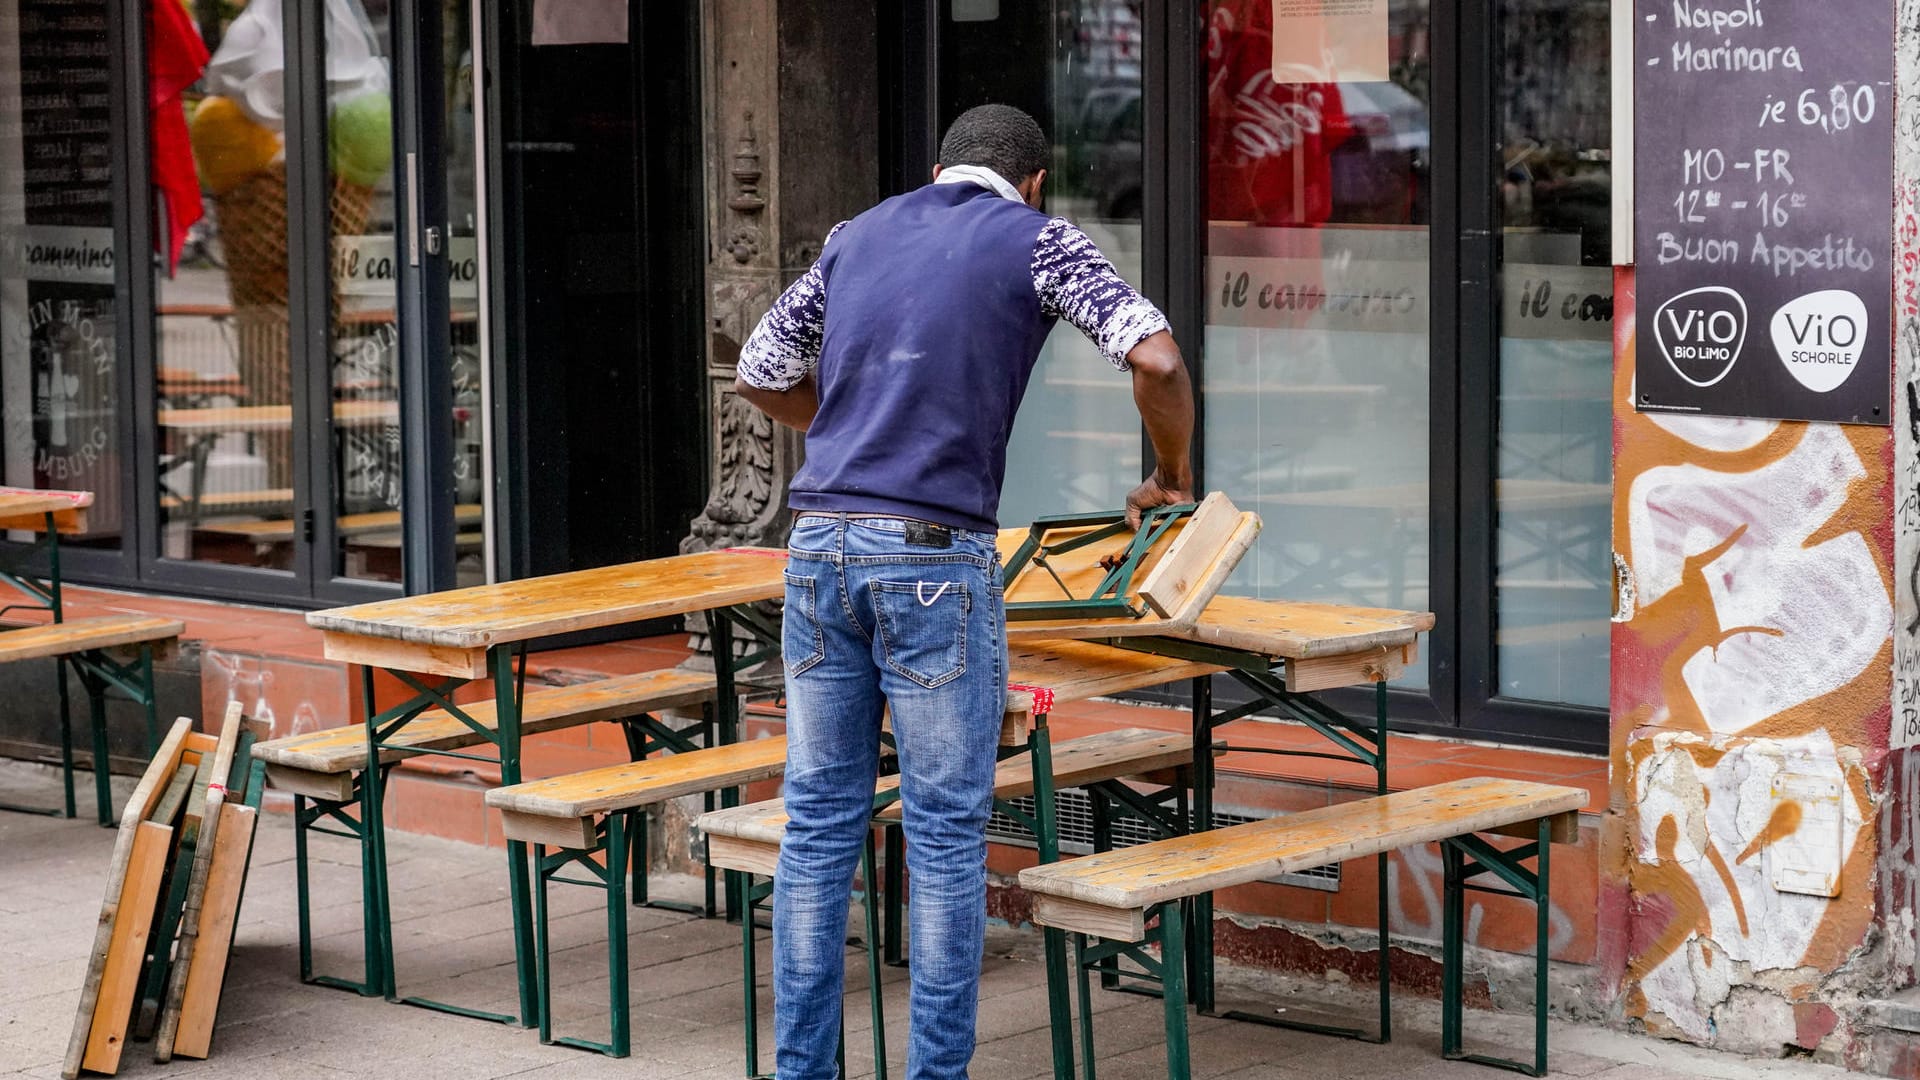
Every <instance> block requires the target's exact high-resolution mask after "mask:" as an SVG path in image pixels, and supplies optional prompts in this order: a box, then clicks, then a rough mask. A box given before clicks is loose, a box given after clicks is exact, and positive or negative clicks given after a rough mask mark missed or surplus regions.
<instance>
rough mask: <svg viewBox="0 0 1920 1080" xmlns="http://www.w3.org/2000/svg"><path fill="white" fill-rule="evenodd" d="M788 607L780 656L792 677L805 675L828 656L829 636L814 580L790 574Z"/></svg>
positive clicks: (788, 575) (781, 635)
mask: <svg viewBox="0 0 1920 1080" xmlns="http://www.w3.org/2000/svg"><path fill="white" fill-rule="evenodd" d="M786 578H787V605H786V610H785V611H784V612H783V613H782V614H781V626H780V653H781V656H782V657H783V659H784V660H785V661H786V667H787V674H788V675H789V676H793V675H802V674H805V673H806V671H807V669H808V668H811V667H812V666H813V665H815V664H817V663H819V662H820V661H821V660H823V659H825V658H826V655H827V637H826V633H825V632H824V631H822V630H821V629H820V616H819V613H818V611H817V610H816V608H815V605H814V593H813V579H812V578H804V577H800V576H799V575H797V574H794V573H792V572H791V571H788V572H787V574H786Z"/></svg>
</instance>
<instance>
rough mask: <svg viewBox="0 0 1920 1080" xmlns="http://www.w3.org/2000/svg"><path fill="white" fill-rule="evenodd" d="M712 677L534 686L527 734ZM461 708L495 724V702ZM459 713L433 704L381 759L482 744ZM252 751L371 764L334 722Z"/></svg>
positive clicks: (693, 691)
mask: <svg viewBox="0 0 1920 1080" xmlns="http://www.w3.org/2000/svg"><path fill="white" fill-rule="evenodd" d="M714 692H715V684H714V680H713V676H711V675H705V674H701V673H698V672H690V671H674V670H664V671H647V672H642V673H640V674H638V675H622V676H619V677H616V678H612V679H601V680H598V681H595V682H588V683H580V684H578V685H575V686H559V687H553V688H551V689H540V690H529V691H527V696H526V700H525V701H524V702H523V704H522V707H521V711H520V732H521V734H522V735H536V734H539V733H540V732H543V731H556V730H559V729H561V728H567V727H574V726H577V725H580V724H588V723H593V722H594V721H597V720H615V719H619V718H620V717H623V716H628V715H631V714H633V713H635V712H653V711H656V710H659V709H670V708H676V707H680V706H686V705H696V704H699V703H701V702H704V701H708V700H710V699H712V697H713V696H714ZM461 709H462V710H463V711H465V712H466V714H467V715H468V716H471V717H473V719H475V720H476V721H479V722H480V723H482V724H485V725H487V726H488V727H491V726H493V723H494V711H495V705H494V702H493V701H492V700H491V699H489V700H487V701H480V702H474V703H473V704H471V705H462V706H461ZM483 741H485V740H483V739H482V738H481V737H480V736H479V734H478V733H476V732H475V731H474V730H473V729H472V728H469V727H468V726H467V725H466V724H463V723H461V722H460V720H459V718H458V717H455V716H452V715H450V714H448V713H445V712H442V711H440V710H434V711H433V712H431V713H428V714H427V715H425V716H422V717H419V718H418V719H416V720H414V721H413V722H412V723H410V724H408V725H407V726H406V727H405V728H403V729H401V731H400V733H399V734H398V735H397V736H395V738H394V740H393V743H392V744H390V745H389V746H388V748H387V749H386V750H384V751H382V753H381V755H380V759H381V760H382V761H399V760H401V759H403V758H405V757H406V756H407V754H406V753H404V752H403V751H404V749H406V748H418V749H421V750H457V749H459V748H461V747H466V746H475V745H478V744H479V743H481V742H483ZM253 756H254V757H256V758H259V759H260V760H262V761H265V762H268V763H270V764H274V765H283V766H286V767H289V768H294V769H304V770H307V771H309V772H316V773H345V772H351V771H353V770H355V769H359V768H362V767H364V766H365V765H366V762H367V732H366V728H365V726H363V725H361V724H348V725H347V726H345V727H337V728H329V729H327V730H325V731H316V732H313V733H312V734H308V735H291V736H288V737H286V738H280V739H271V740H269V741H267V742H263V743H256V744H254V747H253Z"/></svg>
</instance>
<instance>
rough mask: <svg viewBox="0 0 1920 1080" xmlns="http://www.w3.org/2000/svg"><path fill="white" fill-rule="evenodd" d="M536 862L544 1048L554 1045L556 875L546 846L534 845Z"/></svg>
mask: <svg viewBox="0 0 1920 1080" xmlns="http://www.w3.org/2000/svg"><path fill="white" fill-rule="evenodd" d="M609 856H611V853H609ZM533 863H534V866H536V867H537V868H538V869H537V870H536V871H535V873H534V875H533V876H534V883H533V953H534V960H535V962H536V967H535V972H536V973H535V976H534V978H535V979H536V981H537V982H538V984H539V985H538V989H537V991H536V993H535V994H534V998H535V1000H536V1002H537V1006H536V1009H537V1015H538V1016H539V1020H540V1043H541V1045H543V1046H552V1045H553V971H552V967H551V965H550V964H549V963H548V961H549V959H550V958H551V955H552V954H551V953H550V952H549V950H548V941H547V879H548V878H549V877H552V876H553V875H552V872H551V871H549V870H548V869H547V846H546V845H545V844H535V845H533ZM609 944H611V943H609Z"/></svg>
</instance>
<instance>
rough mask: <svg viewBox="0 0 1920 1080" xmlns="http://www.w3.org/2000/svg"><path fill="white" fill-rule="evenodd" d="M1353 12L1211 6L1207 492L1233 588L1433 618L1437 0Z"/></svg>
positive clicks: (1259, 4)
mask: <svg viewBox="0 0 1920 1080" xmlns="http://www.w3.org/2000/svg"><path fill="white" fill-rule="evenodd" d="M1348 6H1349V7H1354V8H1356V9H1361V10H1360V13H1359V14H1353V15H1344V14H1336V15H1319V14H1315V15H1306V16H1302V15H1292V14H1286V13H1284V12H1283V13H1282V14H1281V15H1279V16H1276V5H1275V4H1274V3H1273V2H1272V0H1215V2H1214V3H1213V4H1211V6H1210V7H1209V9H1208V12H1207V17H1208V24H1207V37H1206V40H1205V49H1206V57H1205V59H1206V66H1207V162H1206V165H1207V172H1206V199H1207V216H1208V219H1209V226H1208V231H1207V236H1206V245H1207V247H1206V261H1205V269H1204V277H1203V279H1202V280H1203V282H1204V284H1205V286H1206V303H1207V308H1206V313H1207V327H1206V354H1205V355H1206V362H1205V367H1204V375H1203V380H1202V392H1203V394H1204V395H1205V402H1206V425H1205V431H1204V432H1203V433H1202V437H1203V440H1204V447H1205V459H1204V460H1205V465H1206V483H1207V486H1208V487H1209V488H1213V489H1218V490H1223V491H1226V492H1228V493H1229V494H1230V495H1231V496H1232V497H1233V498H1234V500H1235V501H1236V502H1239V503H1240V504H1242V505H1243V506H1245V507H1246V508H1248V509H1252V510H1257V511H1259V512H1260V514H1261V515H1262V517H1263V518H1264V519H1265V528H1264V530H1263V531H1262V533H1261V536H1260V540H1259V542H1258V543H1257V545H1256V546H1255V547H1254V549H1253V550H1252V551H1251V552H1250V553H1249V554H1248V556H1247V558H1246V559H1245V560H1243V561H1242V563H1241V565H1240V569H1239V570H1238V571H1237V572H1236V574H1235V577H1234V579H1233V581H1232V582H1231V584H1230V585H1229V588H1230V589H1231V590H1232V591H1234V592H1236V593H1242V594H1246V595H1253V596H1261V597H1274V598H1285V599H1289V600H1321V601H1329V602H1337V603H1348V604H1362V605H1371V606H1379V607H1392V608H1413V609H1425V608H1427V607H1429V606H1430V602H1429V599H1428V575H1429V566H1428V559H1429V557H1428V543H1427V534H1428V519H1429V512H1428V475H1429V474H1428V454H1429V450H1428V446H1429V439H1430V424H1429V420H1428V397H1429V379H1430V378H1431V374H1430V371H1429V366H1428V350H1429V345H1428V294H1429V288H1428V277H1429V269H1428V222H1429V217H1428V201H1429V197H1430V193H1429V184H1428V178H1427V166H1428V161H1429V156H1430V151H1431V147H1430V125H1429V113H1428V82H1429V63H1428V55H1429V54H1428V45H1429V41H1428V36H1429V22H1428V14H1427V12H1428V5H1427V3H1426V0H1391V2H1386V0H1382V2H1380V3H1377V4H1364V5H1348ZM1282 7H1284V5H1282ZM1276 17H1278V18H1280V19H1281V20H1282V22H1283V23H1284V25H1277V24H1276V21H1275V20H1276ZM1423 659H1424V658H1423ZM1425 679H1426V674H1425V669H1424V667H1420V668H1410V669H1409V670H1408V671H1407V673H1406V676H1405V678H1404V679H1403V680H1402V683H1403V685H1409V686H1419V685H1423V684H1424V682H1425Z"/></svg>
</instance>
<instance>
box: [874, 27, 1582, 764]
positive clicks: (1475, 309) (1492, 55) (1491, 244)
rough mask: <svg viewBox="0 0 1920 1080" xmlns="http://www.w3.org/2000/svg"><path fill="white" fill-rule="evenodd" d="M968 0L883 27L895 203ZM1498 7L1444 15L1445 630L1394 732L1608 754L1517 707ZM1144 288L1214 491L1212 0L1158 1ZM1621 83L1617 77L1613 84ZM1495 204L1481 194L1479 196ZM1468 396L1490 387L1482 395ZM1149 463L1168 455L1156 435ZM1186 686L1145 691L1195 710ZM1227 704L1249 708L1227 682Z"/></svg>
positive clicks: (1436, 526) (1432, 404) (1441, 405)
mask: <svg viewBox="0 0 1920 1080" xmlns="http://www.w3.org/2000/svg"><path fill="white" fill-rule="evenodd" d="M949 2H950V0H920V2H919V3H910V4H905V5H902V6H901V9H900V15H899V17H898V21H897V22H890V23H889V24H887V25H886V26H885V28H884V29H883V33H886V34H888V36H889V37H895V36H896V35H897V37H896V40H895V41H894V42H893V44H895V45H896V46H897V47H896V48H894V49H890V50H883V54H886V53H890V54H891V56H892V57H893V59H892V60H891V61H890V63H891V66H890V67H887V68H886V69H885V70H883V72H882V74H881V79H882V94H883V100H887V101H892V102H894V103H896V104H897V105H898V106H899V107H898V108H894V109H891V110H890V113H891V115H893V116H895V117H897V118H898V119H897V121H896V123H895V125H894V126H893V127H892V128H891V130H890V135H891V137H892V138H891V147H892V153H890V154H889V155H888V157H889V159H890V160H889V161H887V162H883V175H882V186H883V189H884V190H885V191H886V192H888V193H892V192H897V191H901V190H906V189H908V188H910V187H912V186H915V185H917V184H918V183H920V182H922V181H921V180H920V178H921V177H924V176H925V175H926V172H927V170H928V169H929V168H930V167H931V165H932V162H933V157H934V153H935V147H936V146H937V145H938V131H937V124H938V117H937V115H935V111H934V110H935V108H936V107H937V102H938V101H939V100H940V97H939V78H940V73H939V71H938V58H939V47H938V43H939V33H940V28H941V26H942V25H943V23H944V20H945V16H946V12H947V7H948V4H949ZM1497 13H1498V12H1497V7H1496V3H1495V0H1460V2H1459V3H1444V2H1437V0H1436V2H1434V3H1432V5H1431V7H1430V16H1429V18H1430V24H1429V25H1430V30H1429V33H1430V35H1431V38H1432V46H1431V54H1432V61H1431V62H1432V85H1433V93H1432V100H1431V101H1430V102H1429V103H1428V109H1429V124H1430V128H1431V132H1432V152H1431V158H1430V160H1429V174H1428V175H1429V183H1430V185H1431V191H1432V200H1431V218H1430V222H1429V243H1430V261H1429V274H1430V278H1429V281H1430V295H1431V296H1432V302H1431V304H1430V308H1429V338H1428V341H1429V346H1428V347H1429V350H1430V356H1429V360H1430V369H1429V370H1430V372H1431V389H1430V397H1429V404H1428V408H1429V425H1430V429H1429V439H1428V445H1429V482H1430V486H1431V495H1432V497H1431V500H1430V514H1431V517H1430V520H1429V530H1430V531H1429V541H1428V543H1429V558H1430V570H1429V574H1430V603H1431V605H1432V607H1433V610H1434V613H1435V617H1436V622H1435V625H1434V628H1433V631H1432V632H1431V633H1430V634H1428V635H1426V639H1425V640H1424V641H1423V642H1422V647H1423V648H1424V650H1425V651H1426V653H1427V656H1428V658H1429V664H1428V667H1429V672H1430V675H1429V686H1428V687H1427V688H1425V689H1394V690H1391V691H1390V692H1389V694H1388V708H1389V715H1390V718H1391V724H1392V726H1393V728H1394V730H1397V731H1405V732H1417V733H1424V734H1436V735H1447V736H1452V737H1456V738H1458V737H1465V738H1484V739H1488V740H1492V741H1499V742H1508V743H1521V744H1527V745H1533V746H1540V747H1547V748H1553V749H1562V750H1573V751H1580V752H1590V753H1594V752H1602V751H1604V749H1605V747H1606V743H1607V731H1608V710H1607V709H1606V708H1596V707H1585V706H1576V705H1568V704H1562V703H1552V702H1538V701H1531V700H1523V699H1518V698H1510V697H1505V696H1503V695H1501V694H1500V693H1499V692H1498V690H1499V683H1498V678H1497V675H1498V672H1497V666H1496V665H1497V655H1496V650H1495V643H1494V638H1495V633H1496V631H1497V626H1496V612H1495V603H1494V595H1495V594H1494V588H1495V580H1494V571H1495V559H1496V551H1497V548H1496V543H1497V518H1496V512H1497V504H1496V502H1495V479H1496V470H1497V468H1498V460H1497V457H1498V455H1497V441H1498V428H1499V390H1498V380H1499V374H1500V370H1499V367H1500V365H1499V357H1500V352H1499V349H1500V301H1501V283H1500V270H1501V267H1500V246H1501V217H1500V207H1499V204H1498V201H1497V198H1496V192H1497V190H1498V187H1497V183H1496V181H1497V174H1496V169H1495V166H1494V160H1495V153H1496V151H1497V150H1498V148H1499V138H1500V136H1499V132H1498V125H1499V122H1500V120H1499V116H1498V115H1497V107H1498V92H1499V83H1498V70H1497V54H1496V48H1497V45H1496V31H1497V28H1496V26H1495V22H1494V20H1495V18H1496V17H1497ZM1140 17H1141V22H1142V30H1143V39H1144V55H1143V71H1142V81H1143V88H1142V89H1143V94H1142V102H1143V110H1144V112H1143V131H1142V162H1143V164H1142V169H1143V176H1142V192H1143V195H1142V220H1141V227H1142V236H1143V248H1144V261H1143V265H1142V271H1141V276H1142V281H1141V282H1140V285H1141V290H1142V292H1144V293H1145V294H1146V295H1147V296H1148V297H1149V298H1151V299H1152V300H1154V302H1155V303H1158V304H1160V305H1161V307H1162V308H1163V309H1164V310H1165V311H1166V313H1167V317H1168V320H1169V321H1170V322H1171V323H1172V326H1173V330H1174V335H1175V337H1176V339H1177V340H1179V342H1180V343H1181V349H1182V351H1183V352H1184V353H1185V355H1186V358H1187V364H1188V367H1189V368H1190V371H1191V374H1192V377H1193V381H1194V388H1195V392H1194V407H1195V414H1196V415H1195V419H1196V429H1195V430H1196V437H1195V440H1194V446H1193V451H1192V452H1193V462H1194V474H1195V481H1196V485H1197V487H1198V488H1199V489H1201V490H1204V489H1205V485H1206V475H1207V470H1206V464H1207V463H1206V460H1205V457H1204V445H1203V443H1204V440H1203V439H1201V438H1200V437H1199V435H1198V433H1199V432H1201V431H1204V430H1205V424H1206V414H1207V398H1206V395H1205V394H1204V393H1203V392H1202V387H1203V386H1204V375H1205V371H1206V363H1207V357H1206V353H1205V340H1206V339H1205V334H1204V328H1205V322H1206V296H1205V291H1204V285H1203V281H1204V274H1205V263H1206V249H1205V239H1206V235H1207V220H1206V146H1205V131H1206V127H1205V124H1206V81H1207V71H1206V59H1205V55H1204V51H1203V49H1202V45H1203V43H1204V42H1205V34H1206V28H1207V17H1208V3H1207V0H1142V3H1141V5H1140ZM1610 75H1611V72H1609V76H1610ZM1475 193H1477V194H1475ZM1466 387H1484V388H1485V390H1484V392H1478V393H1468V392H1466V391H1465V389H1464V388H1466ZM1140 437H1141V446H1142V452H1143V454H1142V460H1143V462H1144V461H1148V460H1151V457H1152V454H1151V442H1150V440H1148V439H1147V436H1146V431H1145V429H1144V427H1143V428H1142V429H1141V436H1140ZM1186 693H1187V692H1186V689H1185V688H1184V687H1171V688H1167V689H1166V690H1163V691H1160V692H1156V693H1148V694H1142V695H1139V696H1140V697H1141V698H1143V699H1146V700H1157V701H1163V702H1167V703H1173V704H1179V703H1184V702H1185V701H1186ZM1214 693H1215V696H1216V700H1217V701H1218V702H1219V703H1220V704H1221V705H1232V704H1236V703H1238V702H1240V701H1243V700H1244V699H1245V691H1244V689H1243V688H1241V687H1240V686H1239V684H1237V683H1235V682H1233V681H1231V680H1227V679H1216V680H1215V689H1214ZM1324 696H1325V697H1327V699H1328V700H1329V701H1330V703H1332V704H1333V705H1335V707H1337V708H1341V709H1343V710H1347V711H1351V712H1356V713H1362V714H1371V713H1372V711H1373V695H1372V693H1371V692H1370V691H1367V690H1349V691H1341V692H1336V693H1332V694H1328V695H1324Z"/></svg>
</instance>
